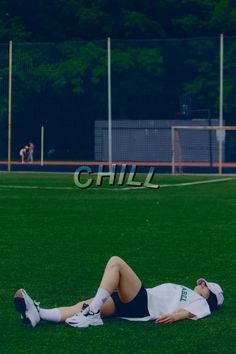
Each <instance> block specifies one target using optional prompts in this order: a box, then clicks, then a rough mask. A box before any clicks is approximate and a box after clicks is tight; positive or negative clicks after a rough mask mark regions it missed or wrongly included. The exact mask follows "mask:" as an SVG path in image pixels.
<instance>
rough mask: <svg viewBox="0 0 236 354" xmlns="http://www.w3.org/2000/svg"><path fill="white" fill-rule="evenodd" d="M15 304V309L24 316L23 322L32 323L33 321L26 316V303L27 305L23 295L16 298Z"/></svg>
mask: <svg viewBox="0 0 236 354" xmlns="http://www.w3.org/2000/svg"><path fill="white" fill-rule="evenodd" d="M14 305H15V309H16V311H18V312H19V313H20V314H21V316H22V318H21V320H22V322H23V323H24V324H27V325H31V321H30V319H29V318H27V317H26V314H25V313H26V305H25V300H24V299H23V297H16V298H15V299H14Z"/></svg>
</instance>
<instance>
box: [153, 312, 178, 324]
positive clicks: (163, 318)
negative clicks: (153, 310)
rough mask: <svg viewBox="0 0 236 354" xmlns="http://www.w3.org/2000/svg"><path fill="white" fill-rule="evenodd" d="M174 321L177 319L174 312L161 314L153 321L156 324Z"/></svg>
mask: <svg viewBox="0 0 236 354" xmlns="http://www.w3.org/2000/svg"><path fill="white" fill-rule="evenodd" d="M175 321H177V318H176V314H175V313H174V314H172V315H164V316H161V317H160V318H158V319H157V320H156V321H155V322H156V323H157V324H169V323H173V322H175Z"/></svg>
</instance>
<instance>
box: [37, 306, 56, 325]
mask: <svg viewBox="0 0 236 354" xmlns="http://www.w3.org/2000/svg"><path fill="white" fill-rule="evenodd" d="M39 316H40V318H41V319H42V320H46V321H51V322H60V320H61V312H60V310H59V309H57V308H55V309H50V310H46V309H41V308H40V309H39Z"/></svg>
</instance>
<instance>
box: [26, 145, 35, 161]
mask: <svg viewBox="0 0 236 354" xmlns="http://www.w3.org/2000/svg"><path fill="white" fill-rule="evenodd" d="M28 147H29V152H28V158H27V161H28V162H33V161H34V144H33V143H32V142H31V141H30V142H29V144H28Z"/></svg>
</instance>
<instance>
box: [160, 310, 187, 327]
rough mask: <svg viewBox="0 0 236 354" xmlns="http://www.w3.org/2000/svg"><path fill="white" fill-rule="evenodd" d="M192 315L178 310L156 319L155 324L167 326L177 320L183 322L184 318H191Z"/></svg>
mask: <svg viewBox="0 0 236 354" xmlns="http://www.w3.org/2000/svg"><path fill="white" fill-rule="evenodd" d="M193 317H194V315H193V314H192V313H191V312H188V311H186V310H183V309H180V310H178V311H176V312H174V313H172V314H170V315H164V316H161V317H160V318H158V319H157V320H156V321H155V322H156V323H158V324H168V323H172V322H175V321H179V320H184V319H185V318H193Z"/></svg>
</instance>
